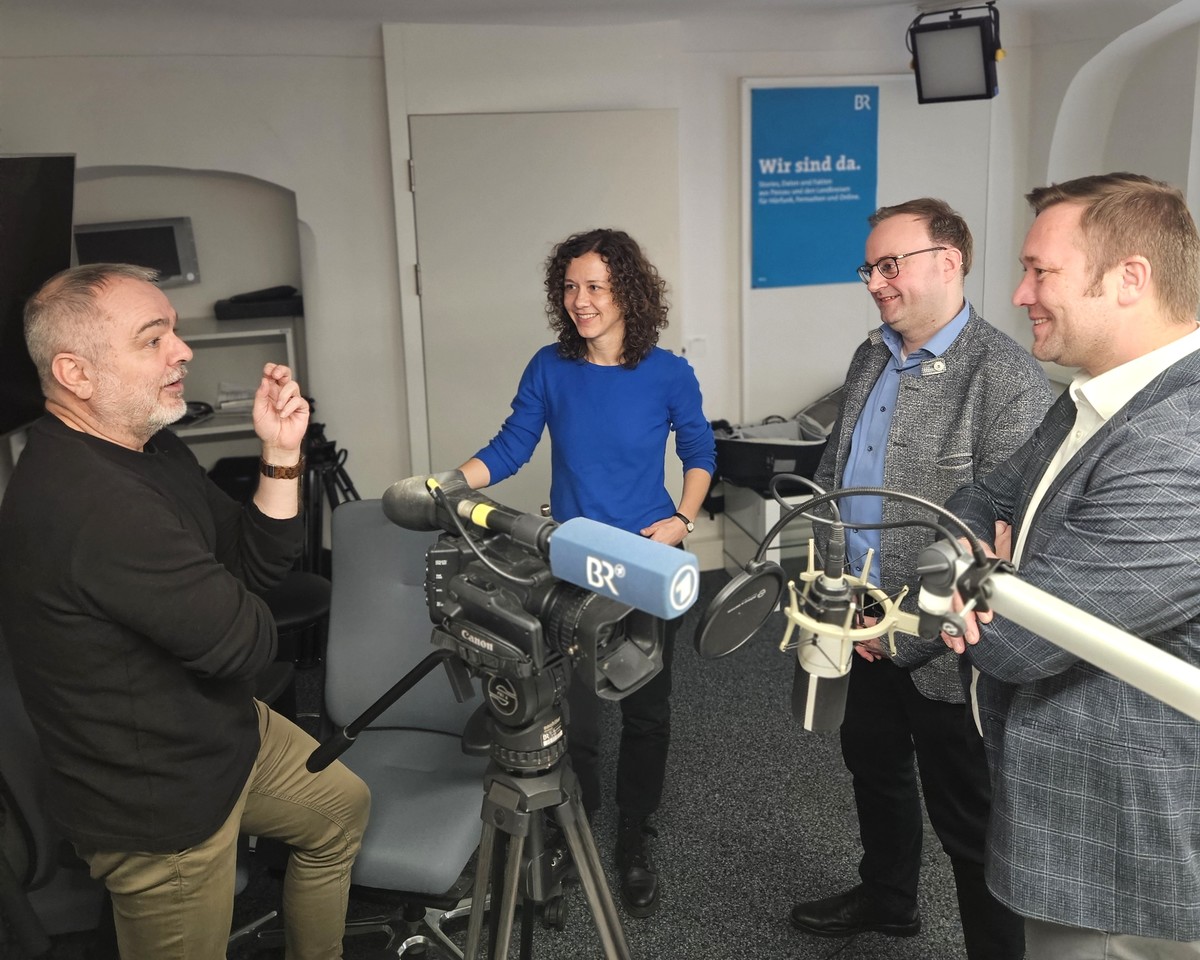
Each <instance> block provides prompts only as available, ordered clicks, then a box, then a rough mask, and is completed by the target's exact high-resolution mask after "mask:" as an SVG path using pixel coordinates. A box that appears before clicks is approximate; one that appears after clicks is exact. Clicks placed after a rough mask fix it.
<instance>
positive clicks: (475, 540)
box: [383, 471, 699, 725]
mask: <svg viewBox="0 0 1200 960" xmlns="http://www.w3.org/2000/svg"><path fill="white" fill-rule="evenodd" d="M383 509H384V513H385V514H386V515H387V516H388V518H389V519H390V520H392V522H394V523H397V524H399V525H400V526H403V527H407V528H408V529H413V530H433V529H441V530H443V531H444V532H443V535H442V536H441V537H440V538H439V539H438V541H437V543H436V544H434V545H433V546H432V547H431V548H430V549H429V551H428V553H427V555H426V578H425V591H426V600H427V603H428V607H429V615H430V618H431V619H432V620H433V622H434V624H435V628H434V631H433V642H434V644H435V645H437V646H440V647H443V648H445V649H449V650H452V651H453V652H455V653H456V654H457V655H458V656H459V658H460V659H461V660H462V661H464V662H465V663H466V664H467V665H468V667H469V668H470V669H471V670H472V671H473V672H476V673H479V674H482V675H484V676H486V677H488V678H489V679H488V683H487V692H488V696H489V698H490V700H491V707H492V709H493V711H494V712H496V713H499V714H500V715H501V716H502V717H503V719H504V721H505V722H506V723H510V724H512V725H520V724H522V723H526V722H529V721H530V720H532V719H533V717H534V716H536V715H537V713H538V712H539V711H540V710H544V709H546V708H547V707H549V706H551V705H552V704H553V703H555V702H559V701H561V699H562V698H563V697H564V696H565V692H566V684H567V682H568V681H569V678H570V672H571V670H572V669H574V670H578V671H581V676H582V678H583V679H584V682H585V683H586V684H587V685H588V686H589V687H590V688H591V689H592V690H594V691H595V693H596V695H597V696H599V697H601V698H604V699H607V700H619V699H622V698H624V697H626V696H628V695H629V694H631V693H633V692H634V691H635V690H637V689H639V688H640V687H642V686H643V685H644V684H646V683H647V682H649V681H650V680H651V679H652V678H653V677H654V676H655V674H657V673H658V671H659V670H661V669H662V646H663V636H664V630H663V623H662V618H665V617H672V616H678V615H680V614H681V613H683V612H684V611H685V610H687V609H688V607H690V606H691V604H692V603H693V602H694V601H695V598H696V595H697V593H698V590H699V564H698V561H697V560H696V558H695V557H694V556H693V555H692V554H689V553H686V552H684V551H680V550H676V549H675V548H673V547H668V546H666V545H664V544H661V543H655V542H653V541H650V540H647V539H645V538H643V537H639V536H637V535H635V534H631V533H626V532H625V531H622V530H618V529H616V528H613V527H609V526H607V525H606V524H602V523H596V522H594V521H591V520H587V519H584V518H576V519H573V520H568V521H567V522H565V523H561V524H560V523H556V522H555V521H554V520H551V519H549V518H545V517H536V516H533V515H531V514H525V513H520V512H518V511H515V510H512V509H510V508H508V507H504V506H502V505H500V504H498V503H496V502H495V501H493V500H490V499H488V498H487V497H485V496H483V495H481V494H479V493H477V492H476V491H474V490H472V489H471V488H470V486H469V485H468V484H467V483H466V481H465V479H464V478H463V476H462V474H461V473H459V472H458V471H452V472H449V473H440V474H436V475H434V476H432V477H409V478H408V479H406V480H400V481H398V482H397V483H395V484H393V485H392V486H391V487H390V488H389V489H388V491H387V492H386V493H385V494H384V498H383ZM468 527H470V528H474V529H473V530H471V529H468ZM547 560H549V564H547V562H546V561H547ZM497 678H500V679H503V680H504V681H506V682H504V683H497V682H495V681H496V679H497ZM526 681H531V682H526ZM522 692H523V693H524V695H523V696H522Z"/></svg>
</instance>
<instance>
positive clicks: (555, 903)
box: [542, 897, 567, 930]
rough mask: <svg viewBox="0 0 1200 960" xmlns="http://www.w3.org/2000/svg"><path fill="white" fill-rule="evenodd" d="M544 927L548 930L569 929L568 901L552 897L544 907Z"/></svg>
mask: <svg viewBox="0 0 1200 960" xmlns="http://www.w3.org/2000/svg"><path fill="white" fill-rule="evenodd" d="M542 927H543V929H546V930H566V929H567V901H566V899H565V898H564V897H552V898H551V899H549V900H547V901H546V902H545V903H544V904H543V905H542Z"/></svg>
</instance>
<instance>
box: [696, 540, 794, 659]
mask: <svg viewBox="0 0 1200 960" xmlns="http://www.w3.org/2000/svg"><path fill="white" fill-rule="evenodd" d="M786 586H787V574H785V573H784V572H783V567H781V566H780V565H779V564H777V563H774V562H772V561H762V560H751V561H750V562H749V563H747V564H746V567H745V569H744V570H743V571H742V572H741V573H739V574H738V575H737V576H735V577H734V578H733V579H732V580H730V581H729V582H728V583H727V584H725V586H724V587H722V588H721V591H720V593H718V594H717V595H716V596H715V597H714V598H713V601H712V603H710V604H709V605H708V608H707V609H706V610H705V611H704V614H703V615H702V616H701V617H700V624H699V625H698V626H697V627H696V640H695V643H696V652H697V653H698V654H700V656H702V657H704V659H706V660H716V659H717V658H719V657H724V656H728V655H729V654H731V653H733V651H734V650H737V649H738V648H739V647H740V646H742V644H744V643H745V642H746V641H747V640H749V639H750V638H751V637H752V636H754V633H755V631H757V630H758V628H759V627H761V626H762V625H763V624H764V623H766V622H767V618H768V617H769V616H771V614H772V613H774V612H775V610H776V609H778V607H779V598H780V597H781V596H782V595H783V590H784V587H786Z"/></svg>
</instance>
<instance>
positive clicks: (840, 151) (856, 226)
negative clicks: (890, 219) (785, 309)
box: [750, 87, 879, 288]
mask: <svg viewBox="0 0 1200 960" xmlns="http://www.w3.org/2000/svg"><path fill="white" fill-rule="evenodd" d="M878 106H879V88H878V87H766V88H758V89H754V90H751V91H750V223H751V229H750V233H751V238H750V242H751V256H750V265H751V283H750V286H751V287H753V288H765V287H799V286H807V285H811V284H818V283H858V277H857V276H856V275H855V273H854V268H855V267H857V266H858V265H859V264H860V263H862V259H863V244H864V243H865V241H866V239H867V234H868V233H869V232H870V226H869V225H868V224H867V217H869V216H870V215H871V214H872V213H874V212H875V186H876V174H877V171H878V165H877V151H878V126H879V124H878V114H877V111H878Z"/></svg>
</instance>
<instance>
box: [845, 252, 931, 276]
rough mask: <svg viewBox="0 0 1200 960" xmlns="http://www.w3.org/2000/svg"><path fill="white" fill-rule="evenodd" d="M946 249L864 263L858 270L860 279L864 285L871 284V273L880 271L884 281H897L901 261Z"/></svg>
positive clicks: (900, 254)
mask: <svg viewBox="0 0 1200 960" xmlns="http://www.w3.org/2000/svg"><path fill="white" fill-rule="evenodd" d="M945 249H946V248H945V247H926V248H925V249H924V250H914V251H913V252H912V253H898V254H896V255H895V256H894V257H880V258H879V259H878V260H876V261H875V262H874V263H864V264H863V265H862V266H861V267H859V268H858V278H859V279H860V280H861V281H862V282H863V283H870V282H871V271H872V270H878V271H879V275H880V276H881V277H883V279H884V280H895V279H896V278H897V277H898V276H900V261H901V260H903V259H904V258H905V257H915V256H916V255H917V254H918V253H933V251H934V250H945Z"/></svg>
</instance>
